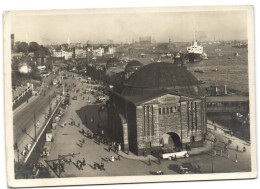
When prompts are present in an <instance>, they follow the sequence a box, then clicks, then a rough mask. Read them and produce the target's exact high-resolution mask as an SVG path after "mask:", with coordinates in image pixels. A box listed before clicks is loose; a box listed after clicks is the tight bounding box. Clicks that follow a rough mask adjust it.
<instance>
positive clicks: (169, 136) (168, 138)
mask: <svg viewBox="0 0 260 189" xmlns="http://www.w3.org/2000/svg"><path fill="white" fill-rule="evenodd" d="M162 144H163V147H164V148H169V149H172V150H175V149H176V148H181V139H180V137H179V135H178V134H176V133H174V132H169V133H166V134H164V135H163V136H162Z"/></svg>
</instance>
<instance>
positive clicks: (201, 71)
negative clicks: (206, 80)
mask: <svg viewBox="0 0 260 189" xmlns="http://www.w3.org/2000/svg"><path fill="white" fill-rule="evenodd" d="M194 72H196V73H205V71H204V70H199V69H197V70H194Z"/></svg>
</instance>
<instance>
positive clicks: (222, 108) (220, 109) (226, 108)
mask: <svg viewBox="0 0 260 189" xmlns="http://www.w3.org/2000/svg"><path fill="white" fill-rule="evenodd" d="M247 111H249V108H248V106H207V112H247Z"/></svg>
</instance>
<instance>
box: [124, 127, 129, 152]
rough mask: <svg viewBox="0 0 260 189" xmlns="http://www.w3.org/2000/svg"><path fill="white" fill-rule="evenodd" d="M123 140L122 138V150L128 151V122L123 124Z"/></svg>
mask: <svg viewBox="0 0 260 189" xmlns="http://www.w3.org/2000/svg"><path fill="white" fill-rule="evenodd" d="M123 140H124V152H126V153H128V152H129V143H128V124H127V123H124V124H123Z"/></svg>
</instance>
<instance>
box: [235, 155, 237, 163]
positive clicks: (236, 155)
mask: <svg viewBox="0 0 260 189" xmlns="http://www.w3.org/2000/svg"><path fill="white" fill-rule="evenodd" d="M235 162H236V163H237V154H236V161H235Z"/></svg>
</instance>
